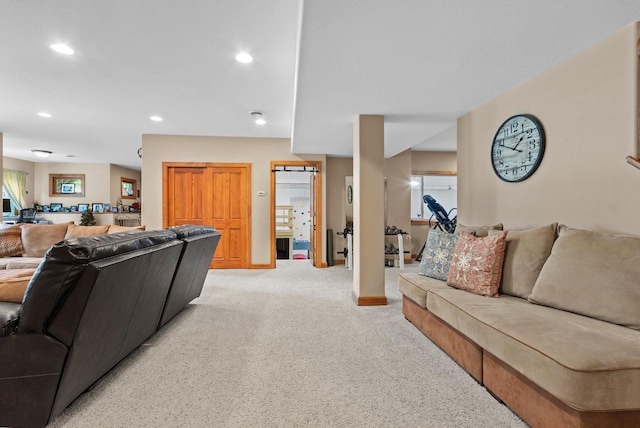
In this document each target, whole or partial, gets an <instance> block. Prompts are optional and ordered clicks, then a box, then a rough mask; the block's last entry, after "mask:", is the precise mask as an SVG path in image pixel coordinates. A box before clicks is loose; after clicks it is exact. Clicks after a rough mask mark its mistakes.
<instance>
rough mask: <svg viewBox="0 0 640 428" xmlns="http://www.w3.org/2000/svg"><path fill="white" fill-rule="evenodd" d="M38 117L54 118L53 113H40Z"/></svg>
mask: <svg viewBox="0 0 640 428" xmlns="http://www.w3.org/2000/svg"><path fill="white" fill-rule="evenodd" d="M38 116H40V117H46V118H47V119H50V118H52V117H53V116H51V113H47V112H46V111H41V112H40V113H38Z"/></svg>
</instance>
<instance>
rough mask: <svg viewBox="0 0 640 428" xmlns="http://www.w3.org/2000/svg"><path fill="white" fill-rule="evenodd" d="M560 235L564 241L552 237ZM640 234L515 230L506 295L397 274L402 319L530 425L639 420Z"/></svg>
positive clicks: (504, 283)
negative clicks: (479, 292)
mask: <svg viewBox="0 0 640 428" xmlns="http://www.w3.org/2000/svg"><path fill="white" fill-rule="evenodd" d="M556 236H557V239H555V238H556ZM639 278H640V238H635V237H623V236H615V235H609V234H604V233H595V232H589V231H582V230H576V229H572V228H569V227H566V226H559V227H558V228H557V234H556V225H555V224H554V225H549V226H545V227H542V228H539V229H535V230H530V231H521V232H509V234H508V235H507V249H506V253H505V262H504V267H503V277H502V284H501V293H502V294H501V295H500V297H498V298H488V297H483V296H479V295H475V294H472V293H468V292H465V291H462V290H457V289H454V288H451V287H449V286H447V285H446V283H445V282H444V281H439V280H436V279H432V278H429V277H425V276H421V275H418V274H414V273H406V274H403V275H401V276H400V278H399V287H400V291H401V292H402V294H403V313H404V315H405V317H406V318H407V319H408V320H409V321H411V322H412V323H413V324H414V325H416V327H418V328H419V329H420V330H421V331H422V332H423V333H425V334H426V335H427V336H428V337H429V338H430V339H431V340H432V341H433V342H435V343H436V344H437V345H438V346H440V347H441V348H442V349H443V350H444V351H445V352H447V353H448V354H449V355H450V356H451V357H452V358H453V359H454V360H456V361H457V362H458V363H459V364H460V365H461V366H462V367H463V368H465V369H466V370H467V371H468V372H469V373H470V374H471V375H472V376H473V377H474V378H475V379H476V380H477V381H478V382H480V383H481V384H483V385H485V387H486V388H487V389H488V390H489V391H490V392H491V393H492V394H494V395H495V396H497V397H498V398H499V399H500V400H502V401H503V402H504V403H505V404H507V405H508V406H509V407H510V408H512V409H513V410H514V411H515V412H516V413H518V414H519V415H520V416H521V417H522V418H523V419H524V420H525V421H526V422H527V423H529V424H530V425H531V426H533V427H555V426H562V427H571V426H576V427H616V426H640V331H639V330H640V284H639V283H638V281H639Z"/></svg>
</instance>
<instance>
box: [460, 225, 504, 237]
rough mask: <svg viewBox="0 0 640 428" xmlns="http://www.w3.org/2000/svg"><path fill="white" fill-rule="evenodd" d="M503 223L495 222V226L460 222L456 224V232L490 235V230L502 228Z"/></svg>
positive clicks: (480, 235)
mask: <svg viewBox="0 0 640 428" xmlns="http://www.w3.org/2000/svg"><path fill="white" fill-rule="evenodd" d="M502 227H503V226H502V223H498V224H494V225H493V226H465V225H464V224H460V223H458V225H457V226H456V232H462V231H465V232H469V233H470V234H472V235H475V236H479V237H482V236H487V235H489V231H490V230H502Z"/></svg>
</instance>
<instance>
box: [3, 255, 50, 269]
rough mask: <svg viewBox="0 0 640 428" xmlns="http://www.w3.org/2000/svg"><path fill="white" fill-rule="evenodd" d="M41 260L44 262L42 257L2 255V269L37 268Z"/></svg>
mask: <svg viewBox="0 0 640 428" xmlns="http://www.w3.org/2000/svg"><path fill="white" fill-rule="evenodd" d="M40 262H42V257H0V271H2V270H4V269H31V268H37V267H38V266H39V265H40Z"/></svg>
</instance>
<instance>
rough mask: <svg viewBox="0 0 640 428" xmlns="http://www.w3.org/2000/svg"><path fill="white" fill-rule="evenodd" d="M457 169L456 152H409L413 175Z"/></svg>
mask: <svg viewBox="0 0 640 428" xmlns="http://www.w3.org/2000/svg"><path fill="white" fill-rule="evenodd" d="M487 156H489V155H487ZM457 169H458V166H457V153H456V152H411V172H412V173H414V174H424V173H427V172H432V171H456V170H457Z"/></svg>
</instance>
